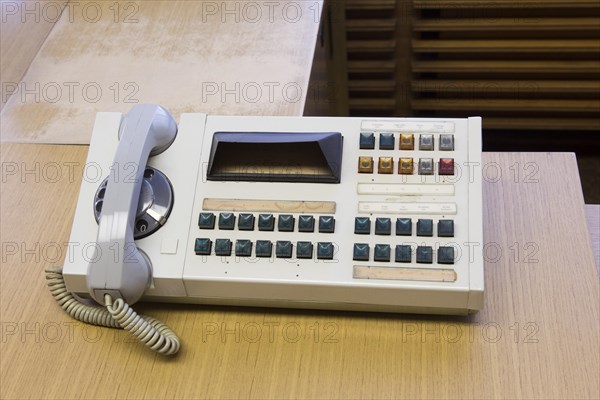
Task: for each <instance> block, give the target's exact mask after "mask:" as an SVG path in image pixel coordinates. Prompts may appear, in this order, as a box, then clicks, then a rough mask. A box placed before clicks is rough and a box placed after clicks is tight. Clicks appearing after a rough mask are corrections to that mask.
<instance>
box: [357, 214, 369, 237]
mask: <svg viewBox="0 0 600 400" xmlns="http://www.w3.org/2000/svg"><path fill="white" fill-rule="evenodd" d="M354 233H357V234H360V235H368V234H369V233H371V220H370V219H369V218H368V217H356V218H354Z"/></svg>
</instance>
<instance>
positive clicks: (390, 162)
mask: <svg viewBox="0 0 600 400" xmlns="http://www.w3.org/2000/svg"><path fill="white" fill-rule="evenodd" d="M377 172H378V173H380V174H393V173H394V159H393V158H392V157H379V168H378V169H377Z"/></svg>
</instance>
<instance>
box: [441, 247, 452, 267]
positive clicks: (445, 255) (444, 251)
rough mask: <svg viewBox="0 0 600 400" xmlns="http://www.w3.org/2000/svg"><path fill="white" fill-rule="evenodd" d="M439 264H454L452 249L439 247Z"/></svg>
mask: <svg viewBox="0 0 600 400" xmlns="http://www.w3.org/2000/svg"><path fill="white" fill-rule="evenodd" d="M438 263H439V264H454V247H450V246H440V248H439V249H438Z"/></svg>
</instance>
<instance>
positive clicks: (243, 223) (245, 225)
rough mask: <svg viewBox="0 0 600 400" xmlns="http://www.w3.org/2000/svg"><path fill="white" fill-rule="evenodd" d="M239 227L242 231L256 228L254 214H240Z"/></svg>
mask: <svg viewBox="0 0 600 400" xmlns="http://www.w3.org/2000/svg"><path fill="white" fill-rule="evenodd" d="M238 229H239V230H240V231H252V230H254V214H240V218H239V220H238Z"/></svg>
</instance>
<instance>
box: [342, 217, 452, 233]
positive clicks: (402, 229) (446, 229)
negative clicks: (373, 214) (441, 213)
mask: <svg viewBox="0 0 600 400" xmlns="http://www.w3.org/2000/svg"><path fill="white" fill-rule="evenodd" d="M412 225H413V223H412V219H411V218H397V219H396V235H398V236H410V235H412ZM354 233H356V234H361V235H368V234H370V233H371V219H370V218H369V217H356V218H355V219H354ZM375 234H376V235H391V234H392V220H391V218H376V219H375ZM437 235H438V236H439V237H454V221H453V220H451V219H440V220H439V221H438V223H437ZM417 236H433V220H431V219H419V220H418V221H417Z"/></svg>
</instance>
